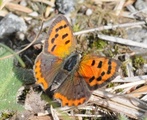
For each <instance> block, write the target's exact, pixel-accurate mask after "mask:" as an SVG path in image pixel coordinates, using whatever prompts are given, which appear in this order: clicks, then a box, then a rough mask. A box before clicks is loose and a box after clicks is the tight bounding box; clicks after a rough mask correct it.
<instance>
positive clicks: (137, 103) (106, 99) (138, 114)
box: [90, 90, 147, 119]
mask: <svg viewBox="0 0 147 120" xmlns="http://www.w3.org/2000/svg"><path fill="white" fill-rule="evenodd" d="M90 102H91V103H95V104H97V105H98V106H102V107H105V108H107V109H109V110H112V111H114V112H117V113H123V114H126V115H127V116H129V117H131V118H135V119H140V118H142V117H143V116H145V113H146V110H147V105H146V104H145V103H144V102H142V101H141V100H139V99H135V98H132V97H128V96H125V95H123V96H116V95H113V94H111V93H108V92H106V91H100V90H97V91H94V92H93V96H92V97H91V98H90ZM120 108H121V109H120ZM146 117H147V116H146Z"/></svg>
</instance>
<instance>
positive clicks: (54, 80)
mask: <svg viewBox="0 0 147 120" xmlns="http://www.w3.org/2000/svg"><path fill="white" fill-rule="evenodd" d="M48 35H49V37H48V39H47V40H46V41H45V42H44V46H43V50H42V52H41V53H40V54H39V55H38V57H37V58H36V60H35V64H34V76H35V78H36V83H37V84H39V85H41V86H42V88H43V90H44V91H45V92H46V93H48V92H50V91H53V97H54V98H55V99H57V100H59V101H60V102H61V104H62V106H78V105H81V104H83V103H84V102H86V101H88V99H89V98H90V96H91V94H92V91H93V90H96V89H98V88H100V87H102V86H104V85H105V84H106V83H108V82H110V80H112V79H113V78H114V77H115V74H116V71H117V70H118V67H119V62H118V61H117V60H115V59H109V58H106V57H102V56H98V55H94V54H86V55H81V54H80V53H78V52H77V51H76V50H75V46H76V44H77V41H76V40H75V38H74V36H73V31H72V29H71V26H70V24H69V22H68V21H67V19H66V18H65V17H64V16H63V15H57V16H56V17H55V19H54V21H53V22H52V24H51V25H50V28H49V33H48Z"/></svg>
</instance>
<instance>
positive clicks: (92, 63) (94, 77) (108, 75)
mask: <svg viewBox="0 0 147 120" xmlns="http://www.w3.org/2000/svg"><path fill="white" fill-rule="evenodd" d="M118 66H119V62H118V61H117V60H114V59H108V58H106V57H99V56H96V55H85V56H84V57H83V58H82V60H81V62H80V65H79V70H78V73H79V74H80V76H82V77H83V78H84V79H85V81H86V83H87V84H88V86H89V89H90V90H96V89H97V88H99V87H102V86H103V85H105V84H106V83H107V82H110V80H112V79H113V78H114V77H115V74H116V71H117V69H118Z"/></svg>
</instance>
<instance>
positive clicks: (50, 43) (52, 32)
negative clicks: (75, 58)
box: [44, 15, 76, 58]
mask: <svg viewBox="0 0 147 120" xmlns="http://www.w3.org/2000/svg"><path fill="white" fill-rule="evenodd" d="M75 45H76V40H74V37H73V32H72V29H71V27H70V25H69V22H68V21H67V19H66V18H65V17H64V16H63V15H58V16H57V17H56V18H55V20H54V21H53V23H52V25H51V26H50V29H49V38H48V40H46V41H45V43H44V52H45V53H50V54H53V55H55V56H57V57H59V58H64V57H66V56H67V55H69V54H70V53H71V52H72V51H73V50H74V47H75Z"/></svg>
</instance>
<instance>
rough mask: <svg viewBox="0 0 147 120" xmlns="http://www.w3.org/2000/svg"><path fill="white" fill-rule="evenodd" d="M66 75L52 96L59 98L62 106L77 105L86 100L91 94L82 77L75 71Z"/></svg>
mask: <svg viewBox="0 0 147 120" xmlns="http://www.w3.org/2000/svg"><path fill="white" fill-rule="evenodd" d="M73 74H74V75H70V76H68V77H67V78H66V79H65V81H64V82H63V84H62V85H61V86H60V87H59V88H58V89H57V90H56V91H55V94H54V98H55V99H59V100H60V101H61V103H62V106H66V105H67V106H78V105H80V104H83V103H84V102H86V101H87V100H88V99H89V97H90V96H91V91H90V90H89V88H88V86H87V84H86V82H85V80H84V78H82V77H80V76H79V75H78V73H77V72H75V73H73Z"/></svg>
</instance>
